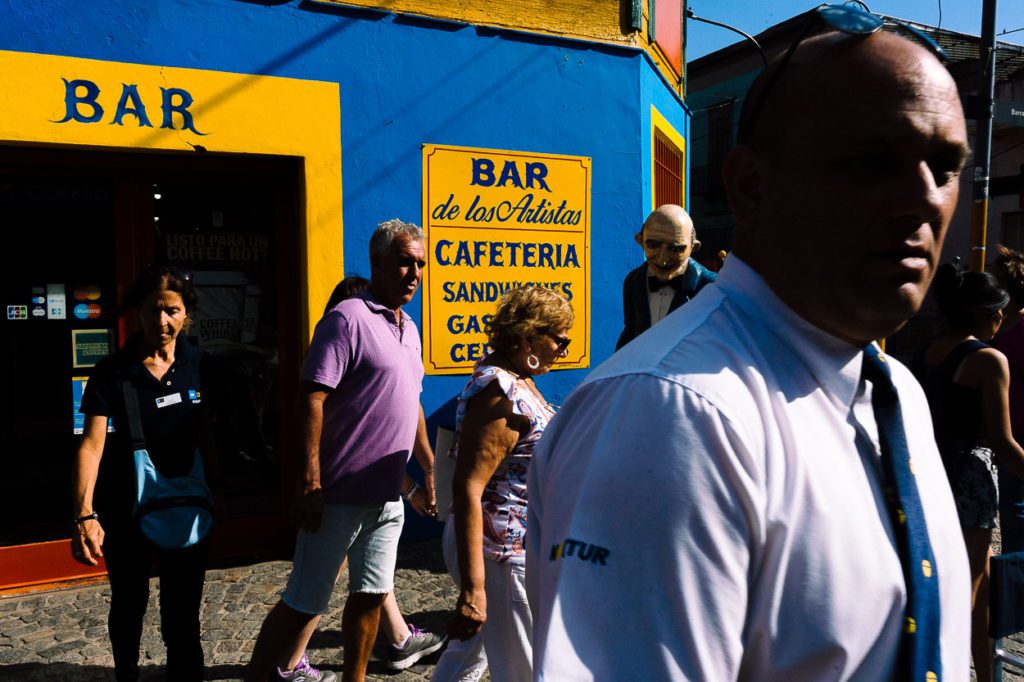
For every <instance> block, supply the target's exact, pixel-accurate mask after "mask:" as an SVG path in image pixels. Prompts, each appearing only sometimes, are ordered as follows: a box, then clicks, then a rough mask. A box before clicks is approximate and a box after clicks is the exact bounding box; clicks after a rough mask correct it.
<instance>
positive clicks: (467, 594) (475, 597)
mask: <svg viewBox="0 0 1024 682" xmlns="http://www.w3.org/2000/svg"><path fill="white" fill-rule="evenodd" d="M486 620H487V595H486V594H484V591H483V590H462V592H461V593H459V600H458V601H457V602H455V613H453V614H452V618H451V620H450V621H448V635H449V636H450V637H452V638H454V639H463V640H465V639H469V638H470V637H472V636H473V635H475V634H476V633H478V632H480V628H482V627H483V625H484V621H486Z"/></svg>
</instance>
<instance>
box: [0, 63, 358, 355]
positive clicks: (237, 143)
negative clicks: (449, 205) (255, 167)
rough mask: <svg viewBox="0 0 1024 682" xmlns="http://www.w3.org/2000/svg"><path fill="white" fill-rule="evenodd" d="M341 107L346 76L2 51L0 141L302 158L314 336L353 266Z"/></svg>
mask: <svg viewBox="0 0 1024 682" xmlns="http://www.w3.org/2000/svg"><path fill="white" fill-rule="evenodd" d="M89 83H91V84H92V87H90V86H89V85H88V84H89ZM189 98H191V100H192V101H191V103H190V104H189V103H187V100H188V99H189ZM340 106H341V105H340V100H339V96H338V84H337V83H328V82H322V81H309V80H298V79H293V78H279V77H275V76H257V75H251V74H237V73H226V72H221V71H203V70H198V69H182V68H171V67H161V66H149V65H144V64H128V63H122V62H107V61H98V60H93V59H79V58H76V57H60V56H54V55H44V54H29V53H21V52H9V51H3V50H0V108H2V110H3V112H4V113H3V116H0V144H54V145H75V146H79V147H81V146H86V147H102V148H117V149H145V150H153V151H194V150H198V149H199V147H200V146H201V147H202V148H203V149H205V150H207V151H209V152H226V153H235V154H238V153H243V154H271V155H278V156H296V157H301V158H302V159H303V165H304V171H305V178H304V185H305V196H304V201H305V230H306V232H305V240H304V242H303V244H302V246H303V247H304V249H305V251H304V261H305V262H304V264H305V274H306V286H307V290H308V294H307V296H306V297H305V298H306V304H305V306H306V309H305V314H304V315H303V321H302V322H303V326H304V337H305V338H307V339H308V338H309V336H310V334H311V333H312V324H311V320H316V319H318V318H319V316H320V312H321V310H322V307H323V303H324V301H326V299H327V296H328V294H329V293H330V291H331V289H332V288H333V287H334V284H335V283H336V281H337V278H338V275H339V273H341V272H344V267H343V266H344V259H343V253H342V210H341V205H342V188H341V111H340ZM165 110H166V111H165ZM183 111H187V112H188V114H190V115H191V117H192V119H191V122H192V126H191V129H188V126H187V125H186V117H185V116H184V115H183V114H182V112H183ZM71 112H74V114H75V115H74V116H71V117H69V113H71ZM175 112H177V113H175ZM119 113H120V116H118V114H119ZM91 118H95V119H96V120H95V121H88V120H87V119H91ZM143 119H145V120H146V121H148V122H149V124H150V125H148V126H147V125H143V122H142V121H143ZM165 125H166V126H168V127H163V126H165ZM300 248H301V247H300Z"/></svg>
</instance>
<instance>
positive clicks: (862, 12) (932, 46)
mask: <svg viewBox="0 0 1024 682" xmlns="http://www.w3.org/2000/svg"><path fill="white" fill-rule="evenodd" d="M857 4H860V5H863V3H857ZM866 9H867V6H866V5H865V6H864V9H861V8H860V7H853V6H851V5H822V6H820V7H818V8H817V9H816V10H815V11H814V13H813V14H811V16H810V17H809V18H808V21H807V22H806V23H805V24H804V26H803V28H802V29H801V30H800V33H799V35H797V38H796V40H794V41H793V44H792V45H790V46H789V49H787V50H786V53H785V54H784V55H783V56H782V60H781V61H780V62H779V65H778V66H777V67H776V68H775V71H774V72H773V73H772V75H771V77H770V78H769V79H768V83H766V84H765V86H764V87H763V88H761V91H760V93H759V95H760V96H759V97H758V98H757V99H756V100H755V101H753V102H751V103H750V115H749V116H747V117H745V118H744V120H743V121H742V123H744V124H745V125H741V126H740V130H739V134H738V135H737V139H738V140H739V142H740V144H746V143H747V142H749V140H750V134H751V130H752V129H753V128H754V126H755V125H756V123H757V117H758V115H759V114H760V113H761V109H763V108H764V103H765V101H767V99H768V96H769V95H770V94H771V92H772V89H773V88H774V87H775V85H776V84H777V83H778V82H779V79H780V78H781V77H782V73H783V72H784V71H785V70H786V66H787V65H789V61H790V60H791V59H792V58H793V53H794V52H796V49H797V47H799V46H800V43H802V42H803V41H804V39H805V38H807V36H809V35H810V34H811V30H812V29H813V28H815V27H816V26H820V24H819V22H821V23H823V24H824V25H825V26H826V27H828V28H831V29H832V30H835V31H839V32H841V33H845V34H847V35H852V36H862V37H867V36H869V35H871V34H873V33H878V32H879V31H880V30H882V27H884V26H885V21H884V20H883V19H882V17H880V16H878V15H877V14H872V13H871V12H868V11H866ZM893 26H894V27H895V28H896V30H897V31H900V32H901V33H904V34H906V35H909V36H910V37H912V38H914V39H916V40H918V41H919V42H920V43H922V44H923V45H924V46H925V47H927V48H928V49H929V50H931V52H932V54H934V55H935V56H936V57H937V58H938V59H939V61H941V62H942V63H943V64H946V63H948V62H949V55H947V54H946V51H945V50H943V49H942V47H941V46H940V45H939V44H938V43H937V42H935V41H934V40H932V38H931V37H930V36H928V35H927V34H926V33H923V32H921V31H919V30H918V29H916V28H914V27H913V26H911V25H909V24H905V23H903V22H901V21H896V22H894V23H893Z"/></svg>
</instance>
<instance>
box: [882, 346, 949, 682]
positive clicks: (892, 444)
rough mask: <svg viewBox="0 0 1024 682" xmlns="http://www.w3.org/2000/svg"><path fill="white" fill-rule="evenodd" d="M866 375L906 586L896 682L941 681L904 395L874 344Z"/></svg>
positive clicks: (935, 586)
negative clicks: (905, 417)
mask: <svg viewBox="0 0 1024 682" xmlns="http://www.w3.org/2000/svg"><path fill="white" fill-rule="evenodd" d="M863 372H864V374H863V376H864V379H866V380H867V381H870V382H871V407H872V408H873V410H874V413H875V422H876V423H877V424H878V440H879V444H880V445H881V448H882V468H883V470H884V472H885V497H886V500H887V501H888V503H889V513H890V515H891V517H892V525H893V529H894V531H895V534H896V547H897V549H898V551H899V557H900V563H902V564H903V577H904V580H905V582H906V586H907V608H906V611H905V614H904V615H905V617H904V621H903V635H902V638H901V640H900V649H899V655H898V656H897V660H896V671H895V675H894V676H893V679H894V680H908V681H910V682H937V681H938V680H941V679H942V659H941V657H940V645H939V633H940V624H941V612H940V608H941V605H940V602H939V574H938V567H937V566H936V565H935V555H934V554H933V553H932V545H931V542H930V541H929V540H928V524H927V521H926V519H925V517H924V509H923V508H922V507H921V498H920V497H919V496H918V492H917V483H916V482H915V480H914V464H913V462H912V461H911V459H910V451H909V450H908V448H907V436H906V433H905V432H904V430H903V413H902V411H901V410H900V399H899V395H897V393H896V387H895V386H894V385H893V383H892V378H891V375H890V373H889V367H888V365H886V362H885V358H883V357H882V356H881V354H880V353H879V352H878V349H876V348H875V346H874V345H873V344H872V345H870V346H868V347H867V348H865V349H864V370H863Z"/></svg>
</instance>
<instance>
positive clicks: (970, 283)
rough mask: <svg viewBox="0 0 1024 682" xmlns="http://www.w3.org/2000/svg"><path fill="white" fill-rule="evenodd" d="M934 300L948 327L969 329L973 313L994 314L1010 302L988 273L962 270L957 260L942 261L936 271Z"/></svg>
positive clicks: (1003, 290)
mask: <svg viewBox="0 0 1024 682" xmlns="http://www.w3.org/2000/svg"><path fill="white" fill-rule="evenodd" d="M934 291H935V300H936V301H937V302H938V304H939V310H940V311H941V312H942V315H943V317H945V318H946V322H947V323H948V324H949V326H951V327H953V328H955V329H964V328H968V327H970V326H971V325H973V324H974V316H975V315H977V314H981V315H995V314H996V313H997V312H999V311H1000V310H1002V309H1003V308H1005V307H1006V304H1007V303H1009V302H1010V295H1009V294H1008V293H1006V290H1005V289H1003V288H1002V287H1000V286H999V282H998V281H997V280H996V278H995V277H993V276H992V275H991V274H989V273H987V272H973V271H971V272H965V271H963V270H961V269H960V268H959V266H958V264H957V263H955V262H954V263H945V264H943V265H940V266H939V269H938V270H937V271H936V272H935V289H934Z"/></svg>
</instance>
